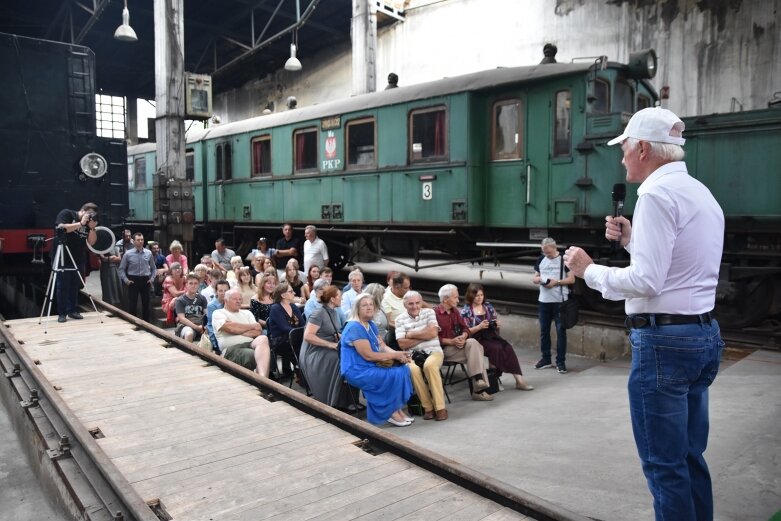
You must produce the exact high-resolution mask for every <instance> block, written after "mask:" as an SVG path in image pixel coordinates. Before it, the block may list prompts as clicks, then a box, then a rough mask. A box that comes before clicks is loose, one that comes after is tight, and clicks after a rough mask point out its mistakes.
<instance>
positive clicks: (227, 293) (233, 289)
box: [225, 288, 241, 300]
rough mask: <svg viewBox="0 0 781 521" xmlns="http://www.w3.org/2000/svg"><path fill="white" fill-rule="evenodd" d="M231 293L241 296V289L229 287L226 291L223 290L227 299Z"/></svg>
mask: <svg viewBox="0 0 781 521" xmlns="http://www.w3.org/2000/svg"><path fill="white" fill-rule="evenodd" d="M233 295H239V296H241V290H240V289H239V288H231V289H229V290H228V291H226V292H225V299H226V300H227V299H229V298H230V297H232V296H233Z"/></svg>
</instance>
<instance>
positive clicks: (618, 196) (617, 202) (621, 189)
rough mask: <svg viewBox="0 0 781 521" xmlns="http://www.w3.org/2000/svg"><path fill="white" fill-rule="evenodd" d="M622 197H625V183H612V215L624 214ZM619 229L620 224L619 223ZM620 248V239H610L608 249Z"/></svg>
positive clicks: (616, 249) (619, 215) (615, 249)
mask: <svg viewBox="0 0 781 521" xmlns="http://www.w3.org/2000/svg"><path fill="white" fill-rule="evenodd" d="M624 198H626V185H625V184H624V183H616V184H614V185H613V217H621V216H622V215H624ZM618 226H619V229H620V228H621V225H620V224H619V225H618ZM620 248H621V240H620V239H619V240H617V241H610V249H611V250H613V251H618V250H619V249H620Z"/></svg>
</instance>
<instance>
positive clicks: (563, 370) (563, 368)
mask: <svg viewBox="0 0 781 521" xmlns="http://www.w3.org/2000/svg"><path fill="white" fill-rule="evenodd" d="M556 370H557V371H558V372H559V374H567V366H566V365H564V364H559V365H557V366H556Z"/></svg>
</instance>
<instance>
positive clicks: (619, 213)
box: [605, 183, 632, 251]
mask: <svg viewBox="0 0 781 521" xmlns="http://www.w3.org/2000/svg"><path fill="white" fill-rule="evenodd" d="M625 198H626V185H625V184H624V183H616V184H614V185H613V215H612V216H611V215H608V216H607V217H605V238H606V239H607V240H609V241H610V247H611V249H612V250H613V251H618V249H619V248H621V247H623V246H626V245H627V244H629V239H630V237H631V236H632V224H631V223H630V222H629V219H627V218H626V217H624V199H625Z"/></svg>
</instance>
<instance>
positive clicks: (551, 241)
mask: <svg viewBox="0 0 781 521" xmlns="http://www.w3.org/2000/svg"><path fill="white" fill-rule="evenodd" d="M545 246H553V247H554V248H555V247H556V241H555V240H554V239H552V238H551V237H545V238H544V239H543V240H542V247H543V248H544V247H545Z"/></svg>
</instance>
